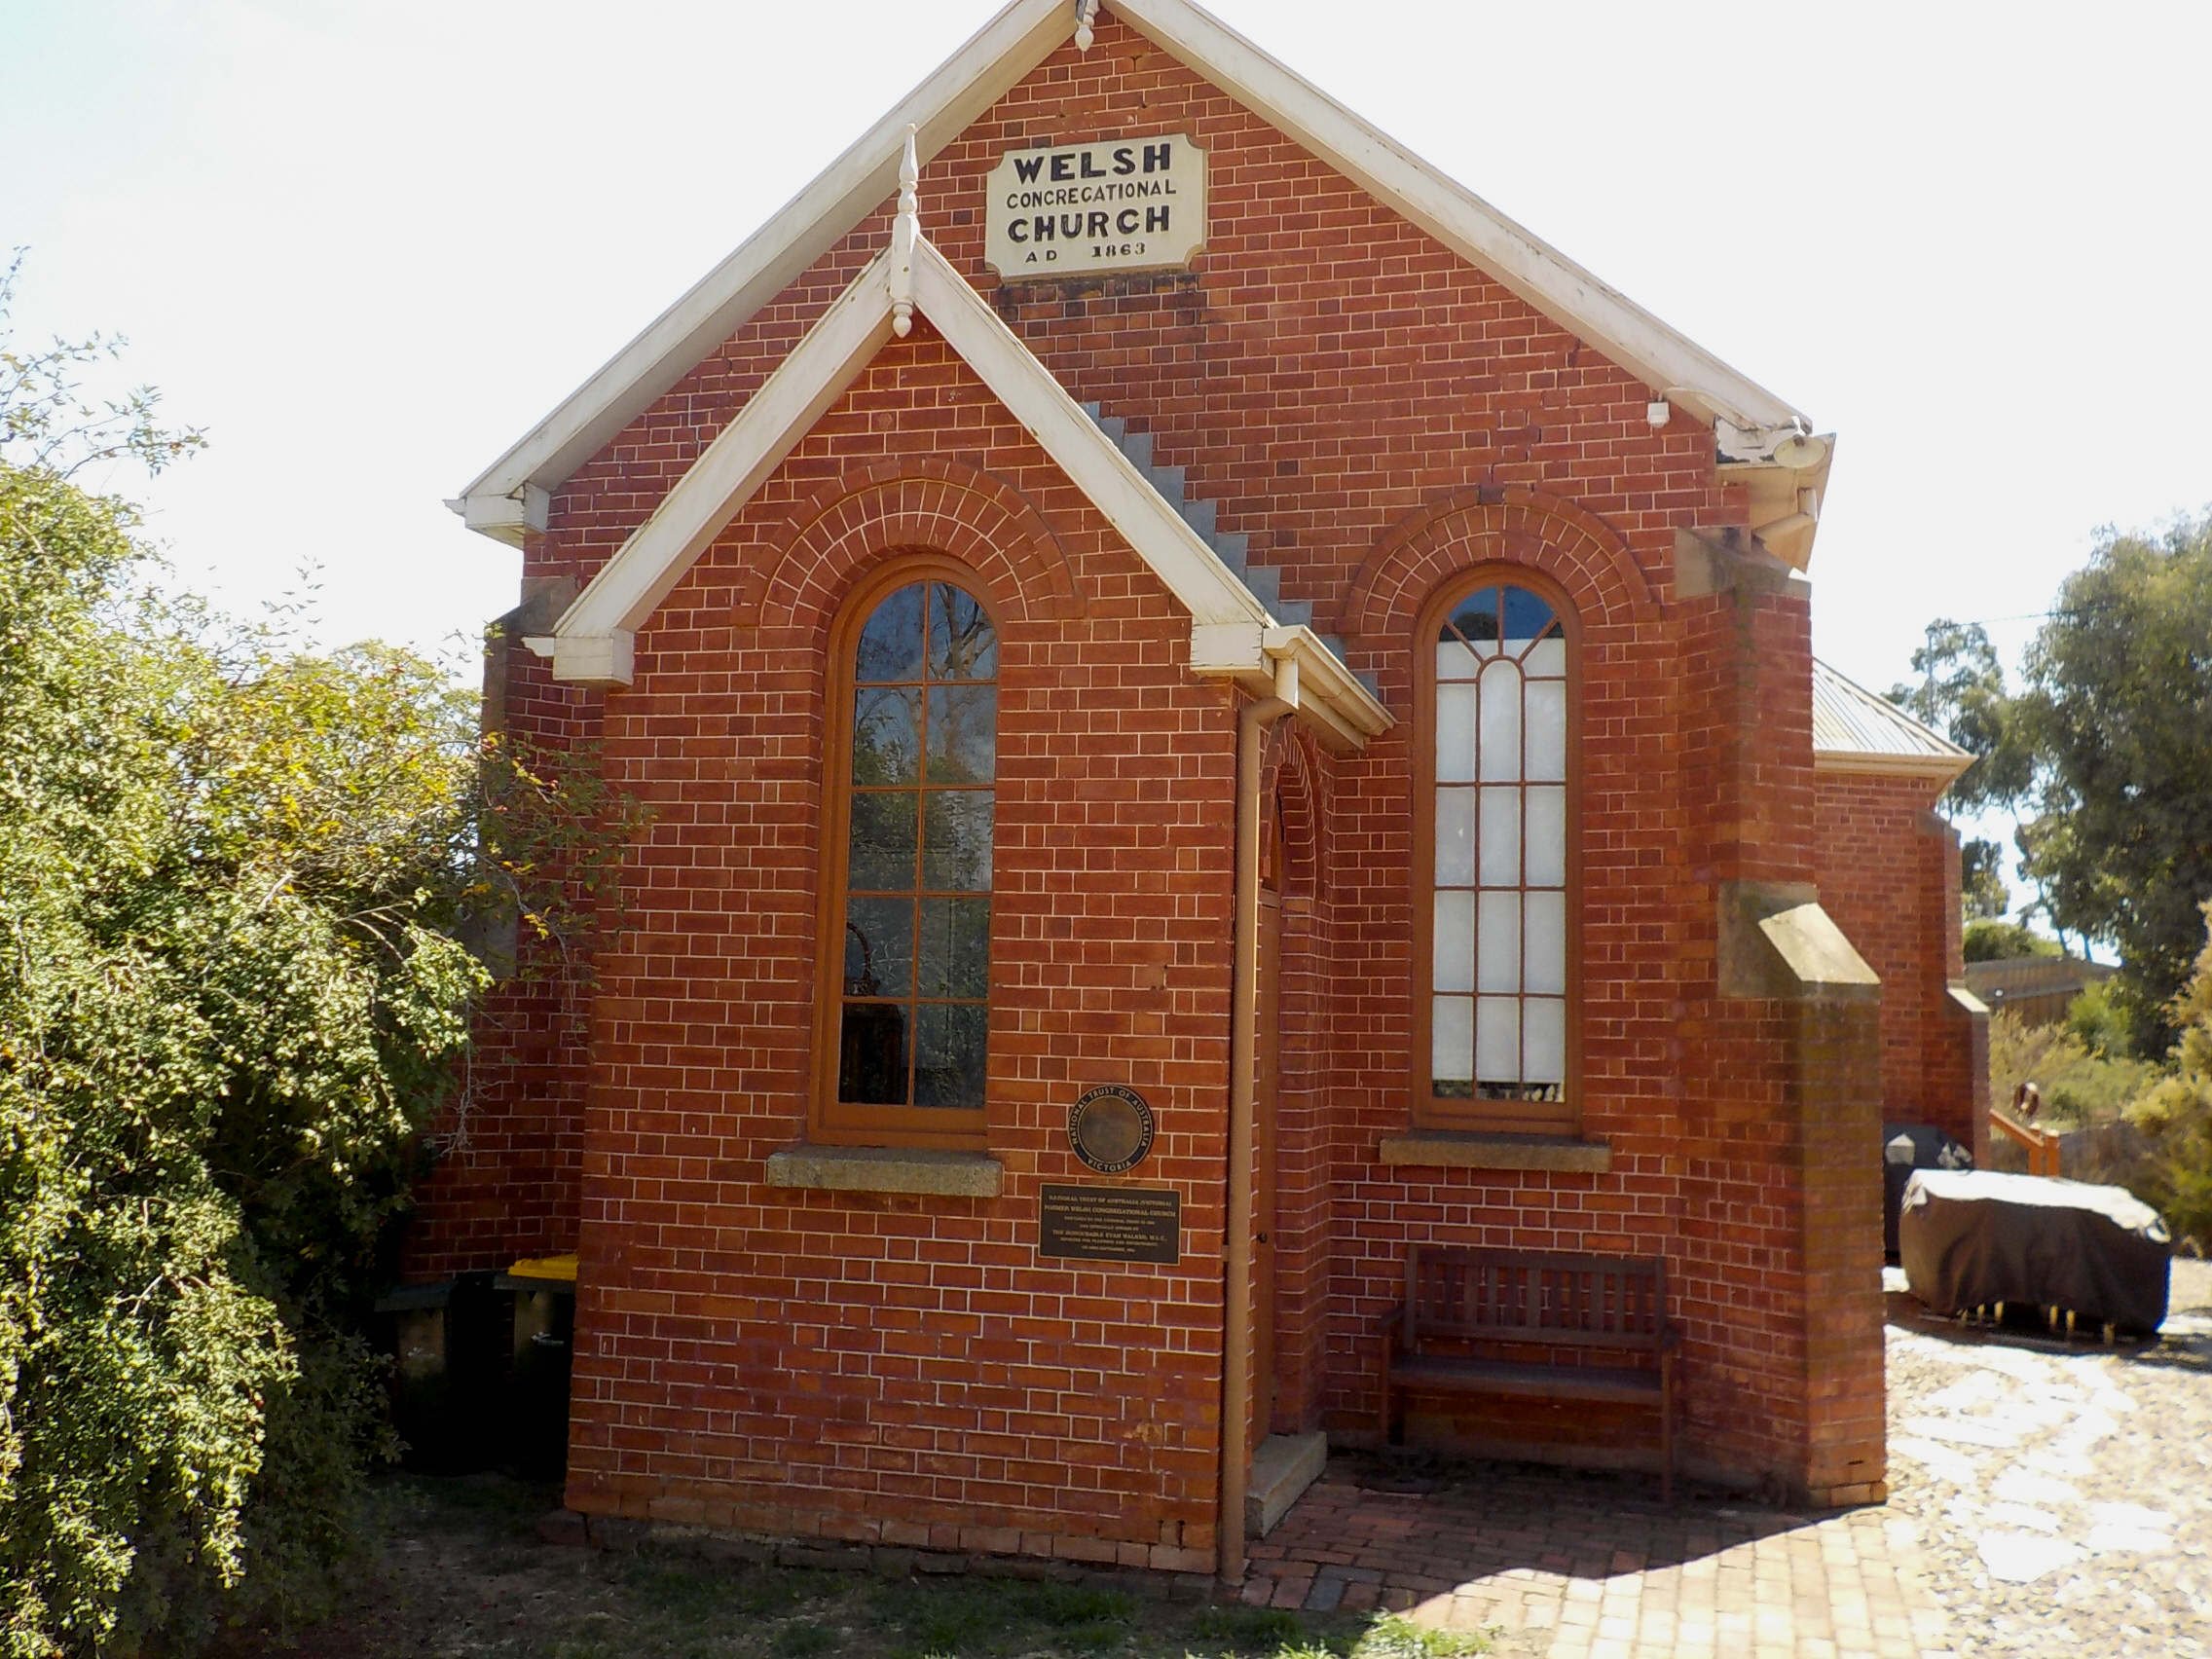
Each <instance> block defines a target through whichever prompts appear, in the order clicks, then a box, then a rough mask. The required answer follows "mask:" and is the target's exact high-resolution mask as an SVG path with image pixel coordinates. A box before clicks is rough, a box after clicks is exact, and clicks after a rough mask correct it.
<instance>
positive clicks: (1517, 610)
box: [1505, 587, 1552, 656]
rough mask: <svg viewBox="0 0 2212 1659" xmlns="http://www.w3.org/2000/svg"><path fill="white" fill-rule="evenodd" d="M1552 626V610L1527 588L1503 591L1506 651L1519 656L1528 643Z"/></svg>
mask: <svg viewBox="0 0 2212 1659" xmlns="http://www.w3.org/2000/svg"><path fill="white" fill-rule="evenodd" d="M1551 625H1552V608H1551V607H1550V606H1548V605H1546V604H1545V603H1544V602H1543V601H1542V600H1540V599H1538V598H1537V597H1536V596H1535V595H1534V594H1532V593H1530V591H1529V590H1528V589H1527V588H1518V587H1509V588H1507V589H1506V590H1505V637H1506V639H1507V640H1508V641H1509V642H1515V643H1513V644H1509V645H1507V647H1506V648H1507V649H1508V650H1509V651H1511V652H1512V653H1513V654H1514V655H1515V656H1519V655H1520V654H1521V653H1522V652H1523V651H1524V650H1526V649H1528V647H1529V642H1530V640H1533V639H1534V638H1535V637H1536V636H1537V635H1538V634H1541V633H1542V632H1543V631H1544V630H1545V629H1546V628H1549V627H1550V626H1551Z"/></svg>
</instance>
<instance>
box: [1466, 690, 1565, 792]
mask: <svg viewBox="0 0 2212 1659" xmlns="http://www.w3.org/2000/svg"><path fill="white" fill-rule="evenodd" d="M1484 712H1485V713H1486V714H1487V713H1488V712H1489V711H1488V710H1487V709H1486V710H1485V711H1484ZM1528 741H1529V776H1530V777H1531V778H1544V779H1553V778H1565V777H1566V776H1567V682H1565V681H1564V680H1538V681H1532V682H1530V685H1529V740H1528Z"/></svg>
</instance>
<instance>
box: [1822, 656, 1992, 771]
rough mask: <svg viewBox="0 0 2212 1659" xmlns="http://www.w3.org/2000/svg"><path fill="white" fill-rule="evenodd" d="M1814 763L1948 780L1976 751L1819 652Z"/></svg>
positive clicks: (1968, 763)
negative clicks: (1925, 722) (1878, 693)
mask: <svg viewBox="0 0 2212 1659" xmlns="http://www.w3.org/2000/svg"><path fill="white" fill-rule="evenodd" d="M1813 763H1814V765H1815V766H1817V767H1819V768H1820V769H1822V770H1824V771H1831V772H1894V773H1905V774H1908V775H1911V776H1915V777H1927V778H1940V779H1942V780H1943V781H1944V782H1945V783H1949V782H1950V781H1951V780H1952V779H1953V778H1955V777H1957V776H1958V775H1959V774H1960V773H1961V772H1964V771H1965V770H1966V769H1967V768H1968V767H1969V766H1971V765H1972V764H1973V756H1972V755H1969V754H1968V753H1967V752H1966V751H1965V750H1963V749H1961V748H1960V747H1959V746H1958V745H1957V744H1955V743H1953V742H1952V741H1951V740H1950V739H1949V738H1947V737H1944V736H1943V735H1942V734H1941V733H1939V732H1936V731H1932V730H1930V729H1929V728H1928V727H1927V726H1924V725H1922V724H1921V723H1920V722H1919V721H1918V720H1916V719H1913V718H1912V717H1911V716H1910V715H1908V714H1906V713H1905V712H1904V711H1903V710H1902V709H1900V708H1899V707H1898V706H1897V705H1896V704H1895V703H1893V702H1891V701H1890V700H1889V699H1888V698H1886V697H1877V696H1876V695H1875V694H1874V693H1873V692H1871V691H1869V690H1867V689H1866V687H1865V686H1863V685H1862V684H1860V683H1859V682H1857V681H1854V680H1848V679H1846V678H1845V677H1844V676H1843V675H1841V674H1838V673H1837V672H1836V671H1835V670H1834V669H1832V668H1830V667H1829V666H1828V665H1827V664H1826V663H1825V662H1822V661H1820V660H1819V659H1818V658H1815V659H1814V662H1813Z"/></svg>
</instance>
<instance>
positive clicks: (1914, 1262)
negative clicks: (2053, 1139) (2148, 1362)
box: [1898, 1169, 2173, 1331]
mask: <svg viewBox="0 0 2212 1659" xmlns="http://www.w3.org/2000/svg"><path fill="white" fill-rule="evenodd" d="M1898 1254H1899V1259H1900V1260H1901V1262H1902V1263H1903V1266H1904V1276H1905V1279H1906V1280H1907V1282H1908V1283H1910V1284H1911V1286H1912V1294H1913V1295H1915V1296H1917V1297H1918V1298H1919V1299H1920V1300H1921V1301H1922V1302H1924V1303H1926V1304H1927V1305H1928V1307H1929V1308H1930V1309H1933V1310H1934V1311H1936V1312H1937V1313H1956V1312H1958V1311H1959V1310H1960V1309H1965V1308H1979V1307H1982V1306H1984V1305H1986V1304H1989V1303H1996V1302H2025V1303H2034V1304H2037V1305H2039V1306H2042V1307H2045V1308H2063V1309H2068V1310H2069V1311H2071V1312H2073V1313H2076V1314H2078V1315H2080V1316H2081V1317H2082V1318H2084V1319H2095V1320H2098V1321H2100V1322H2103V1323H2110V1324H2114V1325H2118V1326H2119V1327H2120V1329H2122V1330H2127V1331H2155V1330H2157V1328H2158V1326H2159V1325H2160V1324H2161V1323H2163V1322H2164V1320H2165V1317H2166V1269H2167V1264H2168V1262H2169V1260H2170V1259H2171V1257H2172V1255H2173V1241H2172V1239H2171V1238H2170V1237H2168V1236H2167V1234H2166V1224H2165V1222H2164V1221H2162V1220H2161V1219H2159V1216H2158V1212H2157V1210H2155V1209H2153V1208H2152V1207H2151V1206H2150V1205H2149V1204H2147V1203H2145V1202H2143V1200H2142V1199H2140V1198H2136V1197H2135V1196H2134V1195H2133V1194H2131V1193H2129V1192H2128V1191H2127V1190H2126V1189H2125V1188H2124V1187H2092V1186H2089V1185H2087V1184H2086V1183H2085V1182H2081V1181H2058V1180H2053V1179H2051V1178H2050V1177H2048V1176H2042V1175H2004V1174H1999V1173H1996V1172H1995V1171H1992V1170H1975V1169H1918V1170H1915V1171H1914V1172H1913V1176H1912V1179H1911V1180H1910V1181H1909V1182H1907V1183H1906V1184H1905V1190H1904V1208H1903V1210H1902V1212H1901V1213H1900V1214H1899V1217H1898Z"/></svg>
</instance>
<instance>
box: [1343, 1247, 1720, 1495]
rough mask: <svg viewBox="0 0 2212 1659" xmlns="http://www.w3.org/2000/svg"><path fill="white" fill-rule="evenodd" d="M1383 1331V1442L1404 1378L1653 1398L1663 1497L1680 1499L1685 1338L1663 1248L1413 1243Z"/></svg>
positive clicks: (1463, 1386)
mask: <svg viewBox="0 0 2212 1659" xmlns="http://www.w3.org/2000/svg"><path fill="white" fill-rule="evenodd" d="M1382 1335H1383V1343H1382V1349H1383V1356H1382V1367H1381V1369H1382V1376H1383V1420H1382V1426H1383V1439H1384V1440H1385V1441H1386V1442H1387V1443H1388V1444H1390V1445H1393V1446H1395V1445H1399V1444H1401V1443H1402V1442H1403V1439H1404V1435H1405V1423H1404V1420H1403V1416H1402V1407H1401V1396H1402V1395H1403V1393H1404V1392H1405V1391H1406V1390H1407V1389H1419V1390H1422V1391H1428V1390H1437V1391H1445V1392H1453V1393H1462V1394H1468V1393H1477V1394H1509V1395H1523V1396H1536V1397H1541V1398H1545V1399H1560V1400H1604V1401H1623V1402H1627V1403H1629V1404H1638V1405H1651V1406H1656V1407H1657V1408H1658V1412H1659V1470H1660V1474H1659V1480H1660V1489H1659V1490H1660V1496H1661V1498H1662V1499H1663V1500H1664V1501H1667V1502H1672V1501H1673V1500H1674V1495H1675V1350H1676V1348H1677V1346H1678V1344H1679V1342H1680V1337H1679V1334H1678V1333H1677V1331H1676V1330H1675V1327H1674V1326H1673V1325H1671V1324H1670V1323H1668V1320H1667V1269H1666V1264H1665V1263H1664V1262H1663V1261H1661V1259H1660V1258H1659V1257H1657V1256H1584V1255H1564V1254H1554V1253H1545V1252H1539V1251H1528V1250H1461V1249H1452V1248H1448V1247H1446V1246H1442V1245H1435V1244H1416V1245H1413V1246H1412V1247H1410V1248H1409V1249H1408V1250H1407V1251H1406V1294H1405V1300H1404V1301H1403V1302H1402V1303H1401V1304H1400V1305H1399V1306H1398V1307H1396V1308H1394V1309H1391V1310H1390V1312H1389V1313H1388V1314H1386V1315H1384V1319H1383V1332H1382ZM1500 1349H1503V1350H1506V1352H1505V1353H1504V1354H1503V1355H1500V1354H1499V1353H1498V1351H1497V1350H1500ZM1624 1361H1625V1362H1627V1363H1621V1362H1624Z"/></svg>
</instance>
